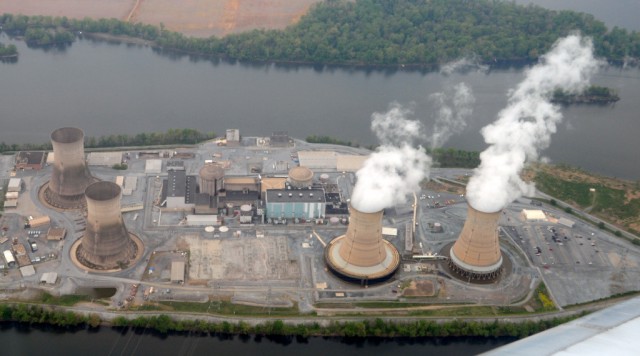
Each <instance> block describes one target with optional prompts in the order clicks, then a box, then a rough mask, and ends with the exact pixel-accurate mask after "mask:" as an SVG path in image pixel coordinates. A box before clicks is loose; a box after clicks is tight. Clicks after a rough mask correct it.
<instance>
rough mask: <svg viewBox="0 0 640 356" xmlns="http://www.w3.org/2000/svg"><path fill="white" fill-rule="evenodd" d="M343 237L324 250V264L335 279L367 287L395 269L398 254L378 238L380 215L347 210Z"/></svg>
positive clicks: (391, 246) (380, 230) (398, 260)
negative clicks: (345, 228) (347, 219)
mask: <svg viewBox="0 0 640 356" xmlns="http://www.w3.org/2000/svg"><path fill="white" fill-rule="evenodd" d="M349 213H350V221H349V227H348V228H347V232H346V234H344V235H342V236H340V237H338V238H335V239H334V240H332V241H331V242H330V243H329V245H327V248H326V249H325V262H326V263H327V266H328V267H329V269H330V270H331V271H332V272H333V273H334V274H335V275H337V276H339V277H340V278H342V279H345V280H347V281H349V282H355V283H360V284H361V285H368V284H373V283H378V282H383V281H385V280H387V279H389V278H390V277H392V276H393V274H394V273H395V272H396V270H397V269H398V266H399V264H400V254H399V253H398V250H397V249H396V248H395V247H394V246H393V245H392V244H391V243H390V242H388V241H387V240H385V239H383V238H382V215H383V211H382V210H381V211H378V212H374V213H363V212H361V211H358V210H357V209H355V208H354V207H353V206H350V207H349Z"/></svg>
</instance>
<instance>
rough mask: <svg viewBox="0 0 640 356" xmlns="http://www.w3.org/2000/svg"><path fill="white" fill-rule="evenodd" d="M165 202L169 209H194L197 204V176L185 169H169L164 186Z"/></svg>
mask: <svg viewBox="0 0 640 356" xmlns="http://www.w3.org/2000/svg"><path fill="white" fill-rule="evenodd" d="M162 196H163V199H162V200H163V204H162V205H164V206H165V207H166V208H169V209H184V210H188V209H192V208H194V207H195V205H196V177H195V176H191V175H190V176H187V174H186V173H185V171H180V170H178V171H174V170H172V171H169V176H168V177H167V179H166V180H164V183H163V186H162Z"/></svg>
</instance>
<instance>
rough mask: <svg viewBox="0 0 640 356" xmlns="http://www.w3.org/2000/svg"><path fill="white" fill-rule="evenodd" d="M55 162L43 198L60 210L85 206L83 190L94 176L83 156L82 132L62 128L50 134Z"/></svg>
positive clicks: (75, 129) (44, 187)
mask: <svg viewBox="0 0 640 356" xmlns="http://www.w3.org/2000/svg"><path fill="white" fill-rule="evenodd" d="M51 144H52V146H53V153H54V162H53V172H52V173H51V179H50V180H49V182H48V183H47V184H45V185H44V186H43V189H44V191H43V198H44V200H45V202H46V203H48V204H49V205H51V206H53V207H56V208H60V209H80V208H83V207H84V206H85V199H84V192H85V189H86V188H87V187H88V186H89V184H91V183H93V182H94V181H95V180H96V179H95V178H93V177H92V176H91V173H90V172H89V168H88V167H87V163H86V161H85V157H84V132H83V131H82V130H81V129H78V128H75V127H63V128H60V129H57V130H55V131H53V132H52V133H51Z"/></svg>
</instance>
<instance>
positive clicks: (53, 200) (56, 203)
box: [38, 179, 98, 210]
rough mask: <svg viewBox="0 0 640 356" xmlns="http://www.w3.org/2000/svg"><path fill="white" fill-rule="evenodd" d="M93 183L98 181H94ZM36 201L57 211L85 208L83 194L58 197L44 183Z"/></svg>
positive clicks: (47, 184)
mask: <svg viewBox="0 0 640 356" xmlns="http://www.w3.org/2000/svg"><path fill="white" fill-rule="evenodd" d="M94 181H98V180H97V179H94ZM38 199H39V200H40V202H41V203H42V204H44V205H45V206H46V207H48V208H51V209H57V210H82V209H84V208H86V207H87V201H86V199H85V198H84V194H79V195H72V196H62V195H59V194H57V193H55V192H54V191H53V190H51V189H50V188H49V182H46V183H45V184H43V185H42V186H41V187H40V190H39V191H38Z"/></svg>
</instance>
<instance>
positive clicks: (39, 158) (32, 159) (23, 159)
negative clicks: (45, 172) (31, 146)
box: [16, 151, 47, 171]
mask: <svg viewBox="0 0 640 356" xmlns="http://www.w3.org/2000/svg"><path fill="white" fill-rule="evenodd" d="M46 156H47V154H46V153H45V152H44V151H20V152H18V154H17V155H16V171H18V170H31V169H34V170H40V169H42V167H44V163H45V158H46Z"/></svg>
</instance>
